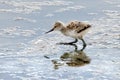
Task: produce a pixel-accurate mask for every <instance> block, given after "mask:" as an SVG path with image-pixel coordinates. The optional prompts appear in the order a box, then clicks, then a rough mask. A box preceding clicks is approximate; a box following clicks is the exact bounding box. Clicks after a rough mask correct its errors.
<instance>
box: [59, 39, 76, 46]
mask: <svg viewBox="0 0 120 80" xmlns="http://www.w3.org/2000/svg"><path fill="white" fill-rule="evenodd" d="M76 42H78V39H75V41H73V42H69V43H59V44H64V45H67V44H73V43H76Z"/></svg>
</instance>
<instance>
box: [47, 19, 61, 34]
mask: <svg viewBox="0 0 120 80" xmlns="http://www.w3.org/2000/svg"><path fill="white" fill-rule="evenodd" d="M62 28H63V23H62V22H60V21H58V22H55V24H54V25H53V28H52V29H51V30H49V31H48V32H46V33H49V32H52V31H60V30H61V29H62Z"/></svg>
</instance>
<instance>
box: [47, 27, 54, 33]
mask: <svg viewBox="0 0 120 80" xmlns="http://www.w3.org/2000/svg"><path fill="white" fill-rule="evenodd" d="M52 31H54V28H53V29H51V30H49V31H48V32H46V34H47V33H49V32H52Z"/></svg>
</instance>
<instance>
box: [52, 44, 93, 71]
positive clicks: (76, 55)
mask: <svg viewBox="0 0 120 80" xmlns="http://www.w3.org/2000/svg"><path fill="white" fill-rule="evenodd" d="M67 45H68V44H67ZM69 45H70V46H74V48H75V50H74V51H71V52H65V53H64V54H63V55H61V56H60V60H52V63H53V64H54V68H55V69H58V68H59V66H62V65H65V64H67V65H68V66H72V67H76V66H83V65H85V64H89V63H90V61H91V59H90V58H89V57H88V56H87V55H86V53H85V52H83V49H80V50H78V47H77V45H76V44H69Z"/></svg>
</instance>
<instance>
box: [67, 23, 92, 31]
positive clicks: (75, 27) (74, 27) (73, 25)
mask: <svg viewBox="0 0 120 80" xmlns="http://www.w3.org/2000/svg"><path fill="white" fill-rule="evenodd" d="M90 27H91V25H89V24H86V23H83V22H79V21H72V22H70V23H69V24H68V25H67V26H66V28H67V29H68V30H75V32H77V33H80V32H82V31H84V30H86V29H87V28H90Z"/></svg>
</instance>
